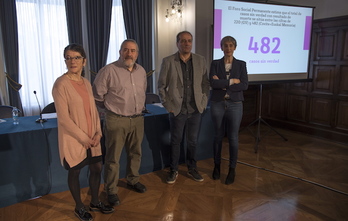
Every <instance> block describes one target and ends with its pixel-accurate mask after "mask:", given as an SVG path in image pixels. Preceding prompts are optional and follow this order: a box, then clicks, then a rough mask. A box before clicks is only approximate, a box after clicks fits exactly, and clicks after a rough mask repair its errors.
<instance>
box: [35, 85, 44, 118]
mask: <svg viewBox="0 0 348 221" xmlns="http://www.w3.org/2000/svg"><path fill="white" fill-rule="evenodd" d="M34 94H35V97H36V101H37V104H38V105H39V111H40V118H38V119H37V120H36V123H44V122H46V121H47V120H46V119H42V113H41V106H40V102H39V99H37V95H36V91H34Z"/></svg>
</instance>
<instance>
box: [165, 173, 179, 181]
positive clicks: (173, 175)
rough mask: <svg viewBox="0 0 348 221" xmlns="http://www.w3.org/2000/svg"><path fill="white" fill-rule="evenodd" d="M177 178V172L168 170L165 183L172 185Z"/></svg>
mask: <svg viewBox="0 0 348 221" xmlns="http://www.w3.org/2000/svg"><path fill="white" fill-rule="evenodd" d="M177 177H178V171H176V170H170V172H169V174H168V177H167V179H166V182H167V183H169V184H173V183H175V181H176V178H177Z"/></svg>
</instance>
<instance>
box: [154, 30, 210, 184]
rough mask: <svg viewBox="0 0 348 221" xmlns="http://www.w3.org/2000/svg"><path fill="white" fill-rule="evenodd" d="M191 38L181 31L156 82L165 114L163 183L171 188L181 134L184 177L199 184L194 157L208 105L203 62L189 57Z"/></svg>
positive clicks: (175, 170) (206, 80)
mask: <svg viewBox="0 0 348 221" xmlns="http://www.w3.org/2000/svg"><path fill="white" fill-rule="evenodd" d="M192 40H193V38H192V34H191V33H190V32H188V31H182V32H180V33H178V34H177V36H176V45H177V47H178V52H177V53H175V54H173V55H170V56H168V57H166V58H164V59H163V61H162V65H161V70H160V75H159V78H158V91H159V95H160V97H161V101H162V104H163V106H164V107H165V108H166V109H167V111H168V112H169V120H170V133H171V141H170V142H171V151H170V172H169V175H168V177H167V179H166V182H167V183H169V184H172V183H174V182H175V181H176V178H177V176H178V163H179V157H180V144H181V142H182V139H183V132H184V130H185V135H186V140H187V151H186V164H187V167H188V175H189V176H191V177H192V178H193V179H194V180H195V181H198V182H201V181H203V177H202V176H201V175H200V174H199V173H198V171H197V165H196V160H195V153H196V147H197V141H198V133H199V128H200V124H201V114H202V113H203V111H204V110H205V108H206V106H207V102H208V93H209V79H208V73H207V68H206V60H205V58H204V57H203V56H200V55H198V54H194V53H191V50H192Z"/></svg>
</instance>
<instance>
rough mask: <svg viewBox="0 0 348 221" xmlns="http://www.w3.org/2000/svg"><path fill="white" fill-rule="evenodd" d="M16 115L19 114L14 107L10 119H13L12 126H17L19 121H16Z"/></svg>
mask: <svg viewBox="0 0 348 221" xmlns="http://www.w3.org/2000/svg"><path fill="white" fill-rule="evenodd" d="M18 114H19V110H18V108H16V107H14V108H13V109H12V119H13V124H14V125H17V124H19V121H18Z"/></svg>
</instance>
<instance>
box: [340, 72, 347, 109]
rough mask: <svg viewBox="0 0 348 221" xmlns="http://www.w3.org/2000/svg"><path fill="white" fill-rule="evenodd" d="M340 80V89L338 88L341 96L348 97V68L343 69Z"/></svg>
mask: <svg viewBox="0 0 348 221" xmlns="http://www.w3.org/2000/svg"><path fill="white" fill-rule="evenodd" d="M338 79H339V88H338V93H339V95H340V96H347V97H348V66H342V67H341V71H340V76H339V78H338ZM347 115H348V114H347Z"/></svg>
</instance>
